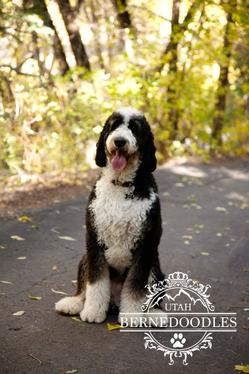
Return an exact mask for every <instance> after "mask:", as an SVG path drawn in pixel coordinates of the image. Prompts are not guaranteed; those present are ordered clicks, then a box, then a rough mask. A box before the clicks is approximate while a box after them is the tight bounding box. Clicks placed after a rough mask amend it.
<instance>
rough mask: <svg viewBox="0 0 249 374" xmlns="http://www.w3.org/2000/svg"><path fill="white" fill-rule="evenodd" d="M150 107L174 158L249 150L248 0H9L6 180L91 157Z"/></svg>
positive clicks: (1, 116)
mask: <svg viewBox="0 0 249 374" xmlns="http://www.w3.org/2000/svg"><path fill="white" fill-rule="evenodd" d="M127 105H131V106H134V107H136V108H138V109H140V110H142V111H143V112H144V113H145V115H146V116H147V118H148V121H149V122H150V124H151V126H152V129H153V132H154V135H155V141H156V145H157V157H158V160H159V162H161V163H163V162H164V161H165V160H167V159H168V158H169V157H172V156H182V155H190V156H198V157H201V158H202V159H204V160H208V159H210V157H213V156H219V155H222V156H229V157H231V156H232V157H234V156H243V155H246V154H248V151H249V1H248V0H230V1H228V0H206V1H204V0H173V1H167V0H147V1H146V0H106V1H104V2H102V1H100V0H74V1H73V0H14V1H9V0H0V179H1V180H6V178H7V179H8V180H9V181H11V183H14V184H17V185H18V184H22V183H26V182H29V181H30V180H33V179H34V178H37V177H38V176H39V178H40V177H41V176H46V175H50V176H51V175H59V174H60V175H61V174H62V173H64V175H66V173H67V172H68V173H70V175H72V174H73V175H79V174H80V173H81V172H84V171H85V170H87V168H89V166H92V159H93V154H94V149H95V146H94V145H95V142H96V139H97V138H98V134H99V133H100V131H101V128H102V126H103V124H104V121H105V119H106V118H107V116H108V115H109V114H110V113H111V112H112V111H113V110H114V109H115V108H118V107H120V106H127Z"/></svg>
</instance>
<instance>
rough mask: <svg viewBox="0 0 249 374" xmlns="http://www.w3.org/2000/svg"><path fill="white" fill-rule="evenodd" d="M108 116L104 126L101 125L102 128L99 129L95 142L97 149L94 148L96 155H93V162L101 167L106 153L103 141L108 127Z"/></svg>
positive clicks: (104, 163)
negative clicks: (97, 138) (98, 135)
mask: <svg viewBox="0 0 249 374" xmlns="http://www.w3.org/2000/svg"><path fill="white" fill-rule="evenodd" d="M109 123H110V121H109V118H108V120H107V121H106V123H105V126H104V127H103V130H102V131H101V134H100V137H99V140H98V142H97V145H96V147H97V150H96V157H95V162H96V165H97V166H99V167H101V168H103V167H104V166H106V161H107V160H106V153H105V141H106V134H107V131H108V128H109Z"/></svg>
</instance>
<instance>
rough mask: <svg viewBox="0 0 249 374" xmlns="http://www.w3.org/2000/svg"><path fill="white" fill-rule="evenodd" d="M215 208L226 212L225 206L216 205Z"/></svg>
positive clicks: (217, 210)
mask: <svg viewBox="0 0 249 374" xmlns="http://www.w3.org/2000/svg"><path fill="white" fill-rule="evenodd" d="M215 210H216V212H224V213H226V212H227V210H226V208H224V207H223V206H217V207H216V208H215Z"/></svg>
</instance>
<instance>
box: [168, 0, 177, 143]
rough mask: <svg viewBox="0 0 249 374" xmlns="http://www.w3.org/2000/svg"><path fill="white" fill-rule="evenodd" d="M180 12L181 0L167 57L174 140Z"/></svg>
mask: <svg viewBox="0 0 249 374" xmlns="http://www.w3.org/2000/svg"><path fill="white" fill-rule="evenodd" d="M179 11H180V0H174V1H173V8H172V21H171V22H172V24H171V25H172V26H171V27H172V30H171V34H170V41H169V44H168V46H167V48H166V51H165V52H166V55H167V56H168V57H169V61H168V63H169V73H168V74H169V86H168V103H169V121H170V123H171V126H172V131H171V136H170V139H172V140H174V139H175V138H176V137H177V133H178V120H179V110H178V108H177V87H176V78H177V77H176V76H177V60H178V53H177V49H178V43H179V42H178V37H177V36H178V32H179Z"/></svg>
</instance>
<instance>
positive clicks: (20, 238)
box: [11, 235, 25, 240]
mask: <svg viewBox="0 0 249 374" xmlns="http://www.w3.org/2000/svg"><path fill="white" fill-rule="evenodd" d="M11 239H13V240H25V239H24V238H23V237H21V236H19V235H11Z"/></svg>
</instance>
